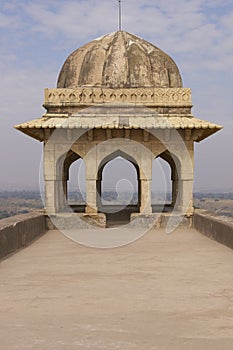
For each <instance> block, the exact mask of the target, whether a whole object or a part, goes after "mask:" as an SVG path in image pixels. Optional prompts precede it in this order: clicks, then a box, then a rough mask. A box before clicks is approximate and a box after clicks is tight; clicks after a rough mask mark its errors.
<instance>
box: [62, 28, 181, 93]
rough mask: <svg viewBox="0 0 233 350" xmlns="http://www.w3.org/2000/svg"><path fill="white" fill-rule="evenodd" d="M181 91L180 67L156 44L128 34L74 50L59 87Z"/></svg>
mask: <svg viewBox="0 0 233 350" xmlns="http://www.w3.org/2000/svg"><path fill="white" fill-rule="evenodd" d="M85 86H88V87H102V88H140V87H156V88H159V87H160V88H165V87H171V88H180V87H182V79H181V76H180V73H179V70H178V68H177V65H176V64H175V62H174V61H173V60H172V58H171V57H169V56H168V55H167V54H165V53H164V52H163V51H162V50H160V49H158V48H157V47H156V46H154V45H153V44H150V43H149V42H147V41H145V40H143V39H141V38H138V37H137V36H135V35H132V34H130V33H127V32H124V31H118V32H115V33H112V34H107V35H105V36H103V37H101V38H99V39H95V40H93V41H91V42H90V43H88V44H86V45H84V46H82V47H81V48H79V49H77V50H76V51H74V52H73V53H72V54H71V55H70V56H69V57H68V58H67V59H66V61H65V63H64V65H63V67H62V70H61V72H60V74H59V78H58V82H57V87H58V88H77V87H85Z"/></svg>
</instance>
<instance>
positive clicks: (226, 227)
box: [193, 209, 233, 249]
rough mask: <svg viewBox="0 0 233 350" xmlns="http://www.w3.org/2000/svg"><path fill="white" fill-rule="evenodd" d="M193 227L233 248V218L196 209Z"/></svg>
mask: <svg viewBox="0 0 233 350" xmlns="http://www.w3.org/2000/svg"><path fill="white" fill-rule="evenodd" d="M193 227H194V228H195V229H196V230H197V231H199V232H201V233H203V234H204V235H205V236H207V237H209V238H211V239H213V240H215V241H217V242H219V243H221V244H224V245H226V246H227V247H229V248H231V249H233V218H229V217H227V216H219V215H217V214H215V213H212V212H208V211H206V210H202V209H196V210H195V212H194V216H193Z"/></svg>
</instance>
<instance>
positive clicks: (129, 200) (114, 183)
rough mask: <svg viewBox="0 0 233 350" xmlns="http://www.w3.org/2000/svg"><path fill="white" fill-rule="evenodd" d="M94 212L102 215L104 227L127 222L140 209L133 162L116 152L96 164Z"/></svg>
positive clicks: (135, 165)
mask: <svg viewBox="0 0 233 350" xmlns="http://www.w3.org/2000/svg"><path fill="white" fill-rule="evenodd" d="M96 188H97V208H98V211H99V212H102V213H105V215H106V221H107V226H108V227H112V226H116V225H120V224H125V223H127V222H129V221H130V214H131V213H133V212H138V211H139V207H140V176H139V167H138V165H137V164H136V162H135V161H134V160H133V159H132V158H131V157H129V156H128V155H125V154H124V153H123V152H120V151H117V152H115V153H113V154H112V155H110V156H108V157H106V158H105V159H104V160H103V161H102V162H101V164H100V167H99V170H98V177H97V186H96Z"/></svg>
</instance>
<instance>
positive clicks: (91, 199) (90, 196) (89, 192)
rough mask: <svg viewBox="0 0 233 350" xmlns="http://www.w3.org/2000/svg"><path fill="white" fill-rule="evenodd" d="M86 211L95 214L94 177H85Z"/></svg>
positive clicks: (96, 210)
mask: <svg viewBox="0 0 233 350" xmlns="http://www.w3.org/2000/svg"><path fill="white" fill-rule="evenodd" d="M86 196H87V197H86V204H87V205H86V213H88V214H97V212H98V209H97V205H96V179H86Z"/></svg>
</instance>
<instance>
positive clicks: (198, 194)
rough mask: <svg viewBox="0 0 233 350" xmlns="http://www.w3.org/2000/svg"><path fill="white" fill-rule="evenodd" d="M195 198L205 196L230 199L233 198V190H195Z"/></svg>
mask: <svg viewBox="0 0 233 350" xmlns="http://www.w3.org/2000/svg"><path fill="white" fill-rule="evenodd" d="M194 198H197V199H203V198H208V199H211V198H212V199H229V200H233V192H228V193H227V192H223V193H221V192H220V193H211V192H210V193H205V192H195V193H194Z"/></svg>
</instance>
